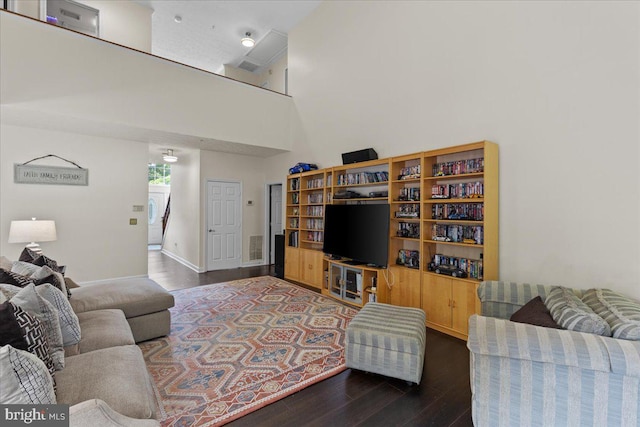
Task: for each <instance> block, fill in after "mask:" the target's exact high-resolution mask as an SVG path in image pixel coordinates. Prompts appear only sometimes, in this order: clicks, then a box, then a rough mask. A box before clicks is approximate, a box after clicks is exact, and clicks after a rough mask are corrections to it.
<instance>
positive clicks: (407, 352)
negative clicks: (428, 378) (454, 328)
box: [345, 302, 426, 384]
mask: <svg viewBox="0 0 640 427" xmlns="http://www.w3.org/2000/svg"><path fill="white" fill-rule="evenodd" d="M425 319H426V316H425V314H424V311H422V310H420V309H419V308H409V307H399V306H395V305H389V304H382V303H375V302H370V303H368V304H367V305H365V306H364V307H363V308H362V310H360V312H359V313H358V314H356V316H355V317H354V318H353V320H351V322H350V323H349V326H347V338H346V348H345V358H346V365H347V367H348V368H353V369H359V370H362V371H367V372H373V373H376V374H381V375H386V376H388V377H393V378H399V379H401V380H405V381H409V382H413V383H416V384H420V378H421V377H422V365H423V363H424V348H425V340H426V329H425Z"/></svg>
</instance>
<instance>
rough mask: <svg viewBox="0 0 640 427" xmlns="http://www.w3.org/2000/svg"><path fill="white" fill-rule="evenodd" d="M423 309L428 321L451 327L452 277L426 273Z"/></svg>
mask: <svg viewBox="0 0 640 427" xmlns="http://www.w3.org/2000/svg"><path fill="white" fill-rule="evenodd" d="M423 279H424V292H423V294H422V309H423V310H424V311H425V313H426V314H427V322H429V323H433V324H436V325H440V326H444V327H445V328H450V327H451V299H452V298H451V279H449V278H447V277H444V276H438V275H435V274H427V273H425V274H424V277H423Z"/></svg>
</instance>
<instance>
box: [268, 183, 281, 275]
mask: <svg viewBox="0 0 640 427" xmlns="http://www.w3.org/2000/svg"><path fill="white" fill-rule="evenodd" d="M268 195H269V203H268V207H269V212H268V221H267V223H268V225H269V264H275V262H276V261H275V257H276V245H275V242H276V234H282V184H268Z"/></svg>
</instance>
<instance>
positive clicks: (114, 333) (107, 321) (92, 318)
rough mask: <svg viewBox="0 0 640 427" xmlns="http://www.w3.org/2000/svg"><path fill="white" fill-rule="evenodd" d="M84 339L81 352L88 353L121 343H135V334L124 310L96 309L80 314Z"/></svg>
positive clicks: (81, 341) (80, 347)
mask: <svg viewBox="0 0 640 427" xmlns="http://www.w3.org/2000/svg"><path fill="white" fill-rule="evenodd" d="M78 319H79V320H80V327H81V328H82V339H81V340H80V345H79V352H80V353H88V352H90V351H94V350H100V349H103V348H109V347H116V346H119V345H133V344H135V341H134V340H133V335H132V334H131V328H130V327H129V323H127V319H126V318H125V317H124V313H123V312H122V310H116V309H109V310H95V311H88V312H86V313H80V314H78Z"/></svg>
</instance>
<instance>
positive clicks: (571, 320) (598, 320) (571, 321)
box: [544, 286, 611, 336]
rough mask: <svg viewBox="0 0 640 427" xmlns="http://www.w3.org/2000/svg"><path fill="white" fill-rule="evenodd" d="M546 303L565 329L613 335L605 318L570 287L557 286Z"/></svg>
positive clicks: (555, 318) (554, 317) (550, 292)
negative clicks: (595, 311)
mask: <svg viewBox="0 0 640 427" xmlns="http://www.w3.org/2000/svg"><path fill="white" fill-rule="evenodd" d="M544 304H545V305H546V306H547V308H549V311H550V312H551V316H552V317H553V320H555V321H556V322H557V323H558V325H560V326H562V327H563V328H565V329H570V330H572V331H576V332H586V333H589V334H596V335H602V336H611V328H610V327H609V324H608V323H607V322H605V321H604V319H603V318H602V317H600V316H598V315H597V314H596V313H594V312H593V310H591V309H590V308H589V306H587V305H586V304H585V303H584V302H582V301H581V300H580V298H578V297H577V296H576V294H575V293H574V292H573V291H572V290H571V289H569V288H564V287H562V286H555V287H553V288H552V289H551V290H550V291H549V294H548V295H547V298H546V299H545V301H544Z"/></svg>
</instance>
